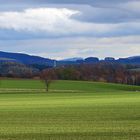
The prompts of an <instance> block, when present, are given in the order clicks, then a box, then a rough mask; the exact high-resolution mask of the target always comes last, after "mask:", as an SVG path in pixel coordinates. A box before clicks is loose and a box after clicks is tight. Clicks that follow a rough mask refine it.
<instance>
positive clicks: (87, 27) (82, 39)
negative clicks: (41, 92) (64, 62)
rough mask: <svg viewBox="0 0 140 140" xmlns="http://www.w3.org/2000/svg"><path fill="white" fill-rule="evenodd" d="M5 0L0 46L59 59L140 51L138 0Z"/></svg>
mask: <svg viewBox="0 0 140 140" xmlns="http://www.w3.org/2000/svg"><path fill="white" fill-rule="evenodd" d="M0 3H1V5H0V50H3V51H13V52H24V53H29V54H34V55H41V56H45V57H51V58H60V59H61V58H65V57H87V56H98V57H100V58H103V57H105V56H114V57H126V56H130V55H131V56H132V55H139V54H140V41H139V40H140V1H139V0H30V1H29V0H20V1H19V0H12V2H11V0H7V1H6V0H0ZM66 52H67V53H66Z"/></svg>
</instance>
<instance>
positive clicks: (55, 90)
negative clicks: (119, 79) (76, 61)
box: [0, 80, 140, 140]
mask: <svg viewBox="0 0 140 140" xmlns="http://www.w3.org/2000/svg"><path fill="white" fill-rule="evenodd" d="M44 88H45V87H44V84H43V82H41V81H35V80H1V81H0V140H140V87H135V86H124V85H115V84H104V83H94V82H74V81H57V82H54V83H53V84H52V86H51V89H50V92H49V93H46V92H45V90H44Z"/></svg>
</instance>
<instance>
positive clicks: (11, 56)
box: [0, 51, 140, 69]
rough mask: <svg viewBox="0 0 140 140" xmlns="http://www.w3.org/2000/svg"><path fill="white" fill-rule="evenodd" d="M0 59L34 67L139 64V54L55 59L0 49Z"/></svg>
mask: <svg viewBox="0 0 140 140" xmlns="http://www.w3.org/2000/svg"><path fill="white" fill-rule="evenodd" d="M0 61H8V62H9V61H10V62H19V63H23V64H25V65H33V66H35V67H36V68H39V69H43V68H45V67H53V66H54V65H55V64H56V65H57V66H61V65H77V64H92V63H100V62H107V63H108V62H111V63H119V64H134V65H140V56H133V57H128V58H119V59H115V58H113V57H106V58H105V59H104V60H99V58H97V57H88V58H85V59H84V58H81V57H74V58H69V59H63V60H59V61H57V60H52V59H48V58H43V57H39V56H32V55H28V54H22V53H9V52H2V51H0ZM55 62H56V63H55ZM40 66H41V67H40Z"/></svg>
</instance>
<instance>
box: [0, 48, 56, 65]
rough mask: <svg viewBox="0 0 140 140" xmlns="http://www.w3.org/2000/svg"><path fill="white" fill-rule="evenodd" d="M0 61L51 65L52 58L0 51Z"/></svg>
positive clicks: (52, 62)
mask: <svg viewBox="0 0 140 140" xmlns="http://www.w3.org/2000/svg"><path fill="white" fill-rule="evenodd" d="M0 61H12V62H13V61H14V62H19V63H23V64H26V65H34V64H38V65H46V66H53V65H54V60H51V59H48V58H43V57H39V56H32V55H27V54H22V53H9V52H2V51H0Z"/></svg>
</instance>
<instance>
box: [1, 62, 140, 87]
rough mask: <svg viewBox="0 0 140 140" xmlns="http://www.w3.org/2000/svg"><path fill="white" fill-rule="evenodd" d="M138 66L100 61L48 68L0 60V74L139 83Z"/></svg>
mask: <svg viewBox="0 0 140 140" xmlns="http://www.w3.org/2000/svg"><path fill="white" fill-rule="evenodd" d="M139 67H140V66H137V65H122V64H118V63H111V62H106V63H105V62H100V63H94V64H79V65H63V66H59V67H55V68H48V67H46V66H41V67H40V66H38V65H37V66H36V65H34V66H32V65H28V66H27V65H24V64H21V63H18V62H0V76H1V77H13V78H38V79H39V78H42V77H41V75H42V73H43V75H46V77H49V80H51V77H52V80H83V81H99V82H110V83H121V84H129V85H140V69H138V68H139ZM48 71H49V73H48ZM45 73H46V74H45ZM51 75H53V76H51ZM54 77H55V78H54Z"/></svg>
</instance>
